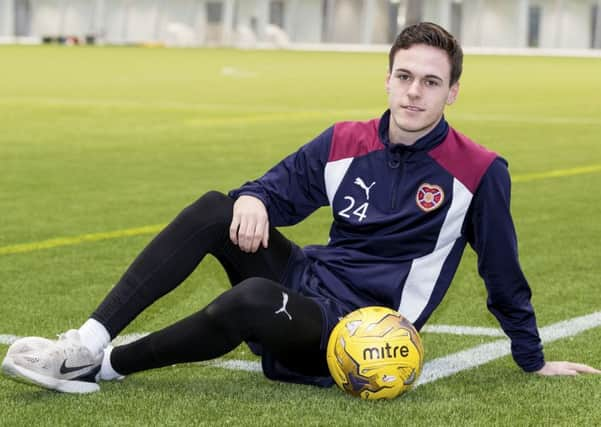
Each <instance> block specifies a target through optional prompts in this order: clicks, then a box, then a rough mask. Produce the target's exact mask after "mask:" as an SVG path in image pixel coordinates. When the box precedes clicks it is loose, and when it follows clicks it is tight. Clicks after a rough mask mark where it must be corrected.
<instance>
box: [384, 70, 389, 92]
mask: <svg viewBox="0 0 601 427" xmlns="http://www.w3.org/2000/svg"><path fill="white" fill-rule="evenodd" d="M384 87H385V88H386V94H389V93H390V73H386V78H385V79H384Z"/></svg>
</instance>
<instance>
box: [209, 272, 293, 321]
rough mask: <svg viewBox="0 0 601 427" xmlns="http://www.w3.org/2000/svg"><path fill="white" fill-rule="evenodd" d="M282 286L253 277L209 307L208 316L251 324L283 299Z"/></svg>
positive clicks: (222, 295) (221, 296)
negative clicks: (255, 318) (265, 310)
mask: <svg viewBox="0 0 601 427" xmlns="http://www.w3.org/2000/svg"><path fill="white" fill-rule="evenodd" d="M281 288H282V286H281V285H279V284H277V283H276V282H273V281H271V280H268V279H264V278H261V277H251V278H249V279H245V280H243V281H242V282H240V283H239V284H237V285H236V286H234V287H233V288H232V289H230V290H228V291H227V292H224V293H223V294H221V295H220V296H219V297H218V298H217V299H216V300H215V301H213V302H212V303H211V304H210V305H209V306H208V307H207V314H208V315H209V316H211V317H213V318H215V319H217V318H220V319H225V318H227V319H229V320H235V321H238V322H250V321H251V320H252V318H253V316H254V315H256V314H257V313H260V312H261V311H262V310H264V309H265V308H266V307H271V306H272V305H274V301H276V300H277V298H280V299H281V290H280V289H281Z"/></svg>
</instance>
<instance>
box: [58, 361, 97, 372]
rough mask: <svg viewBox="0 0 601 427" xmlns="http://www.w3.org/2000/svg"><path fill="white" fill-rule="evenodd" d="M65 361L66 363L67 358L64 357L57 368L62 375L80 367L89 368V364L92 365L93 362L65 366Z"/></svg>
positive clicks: (78, 369) (80, 368)
mask: <svg viewBox="0 0 601 427" xmlns="http://www.w3.org/2000/svg"><path fill="white" fill-rule="evenodd" d="M66 363H67V360H66V359H65V360H63V363H62V365H61V367H60V369H59V371H60V373H61V374H63V375H64V374H70V373H71V372H75V371H80V370H82V369H85V368H89V367H90V366H94V364H93V363H91V364H89V365H81V366H67V365H66Z"/></svg>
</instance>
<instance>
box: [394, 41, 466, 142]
mask: <svg viewBox="0 0 601 427" xmlns="http://www.w3.org/2000/svg"><path fill="white" fill-rule="evenodd" d="M450 78H451V64H450V61H449V57H448V55H447V53H446V52H445V51H444V50H442V49H438V48H436V47H432V46H427V45H424V44H417V45H413V46H411V47H410V48H409V49H400V50H399V51H398V52H397V53H396V55H395V56H394V63H393V65H392V71H391V72H390V73H389V74H388V75H387V76H386V92H387V93H388V105H389V107H390V113H391V114H390V130H389V133H390V140H391V142H392V143H403V144H407V145H410V144H413V143H414V142H415V141H416V140H417V139H419V138H420V137H422V136H424V135H425V134H427V133H428V132H429V131H430V130H432V129H433V128H434V127H435V126H436V124H437V123H438V121H439V120H440V118H441V117H442V114H443V111H444V108H445V105H446V104H452V103H453V102H454V101H455V98H456V97H457V92H458V91H459V83H458V82H457V83H454V84H453V85H452V86H449V83H450Z"/></svg>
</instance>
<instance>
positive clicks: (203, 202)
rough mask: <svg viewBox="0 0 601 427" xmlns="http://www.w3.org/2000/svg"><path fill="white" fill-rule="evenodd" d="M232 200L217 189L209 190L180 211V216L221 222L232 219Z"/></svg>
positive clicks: (227, 223)
mask: <svg viewBox="0 0 601 427" xmlns="http://www.w3.org/2000/svg"><path fill="white" fill-rule="evenodd" d="M233 206H234V200H233V199H232V198H231V197H229V196H227V195H225V194H223V193H220V192H218V191H209V192H207V193H205V194H204V195H203V196H202V197H200V198H199V199H198V200H196V201H195V202H194V203H192V204H191V205H189V206H188V207H186V208H185V209H184V210H183V211H182V214H181V215H182V217H184V218H189V219H191V220H194V221H199V220H201V221H207V222H210V223H223V224H225V225H227V226H229V224H230V223H231V221H232V210H233Z"/></svg>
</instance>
